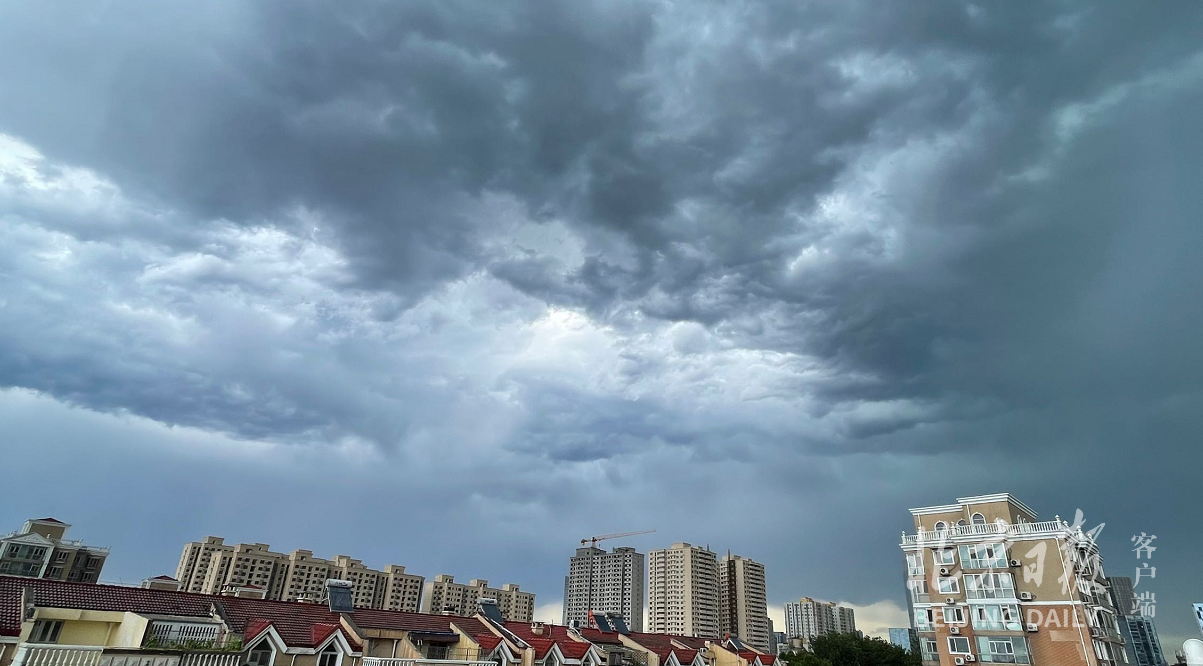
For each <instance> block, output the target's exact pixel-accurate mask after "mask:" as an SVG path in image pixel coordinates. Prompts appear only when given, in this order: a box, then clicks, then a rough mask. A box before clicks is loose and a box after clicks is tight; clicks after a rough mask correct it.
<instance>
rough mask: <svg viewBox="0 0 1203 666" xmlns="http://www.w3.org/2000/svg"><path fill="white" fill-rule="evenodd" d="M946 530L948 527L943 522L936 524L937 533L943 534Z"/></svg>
mask: <svg viewBox="0 0 1203 666" xmlns="http://www.w3.org/2000/svg"><path fill="white" fill-rule="evenodd" d="M946 529H948V525H946V524H945V523H944V521H943V520H941V521H938V522H937V523H936V531H937V532H943V531H944V530H946Z"/></svg>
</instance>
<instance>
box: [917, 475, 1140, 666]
mask: <svg viewBox="0 0 1203 666" xmlns="http://www.w3.org/2000/svg"><path fill="white" fill-rule="evenodd" d="M911 515H912V516H913V518H914V525H915V530H916V531H915V533H914V534H906V533H904V534H903V536H902V543H901V544H900V545H901V548H902V550H903V553H904V556H905V560H906V573H907V580H908V582H907V587H908V590H909V593H910V598H911V606H912V611H913V613H914V622H915V625H914V626H915V630H916V631H917V632H918V635H919V648H920V656H921V658H922V660H923V663H924V664H931V665H935V664H941V665H943V666H947V665H949V664H954V663H955V664H960V663H969V662H972V661H978V662H983V663H992V662H1004V663H1013V664H1034V665H1037V666H1046V665H1052V666H1079V665H1080V666H1112V665H1114V664H1121V663H1123V662H1124V661H1125V660H1124V656H1123V639H1122V637H1121V635H1120V631H1119V622H1118V615H1117V613H1116V611H1115V608H1114V607H1113V606H1112V602H1111V595H1110V594H1109V590H1108V588H1107V583H1106V577H1105V575H1104V573H1103V569H1102V560H1101V557H1100V555H1099V552H1098V547H1097V546H1096V545H1095V543H1094V539H1093V537H1092V536H1091V535H1090V534H1089V533H1087V532H1084V531H1083V530H1082V529H1081V527H1079V526H1072V525H1069V524H1068V523H1066V522H1065V521H1062V520H1061V519H1060V517H1055V518H1054V520H1051V521H1044V522H1040V521H1038V520H1037V516H1036V513H1035V512H1034V511H1032V509H1030V508H1029V507H1028V506H1027V505H1025V504H1024V503H1022V502H1020V501H1019V500H1018V499H1016V498H1014V497H1012V496H1011V495H1009V494H1006V493H1003V494H997V495H982V496H976V497H962V498H958V499H957V503H956V504H948V505H941V506H930V507H922V508H917V509H911Z"/></svg>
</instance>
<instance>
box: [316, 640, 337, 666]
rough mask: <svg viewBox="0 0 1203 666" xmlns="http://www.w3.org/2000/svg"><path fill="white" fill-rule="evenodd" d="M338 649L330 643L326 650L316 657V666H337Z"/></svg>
mask: <svg viewBox="0 0 1203 666" xmlns="http://www.w3.org/2000/svg"><path fill="white" fill-rule="evenodd" d="M340 656H341V655H339V653H338V647H337V646H335V645H334V643H331V644H330V645H327V646H326V649H324V650H322V651H321V654H319V655H318V657H317V666H338V661H339V657H340Z"/></svg>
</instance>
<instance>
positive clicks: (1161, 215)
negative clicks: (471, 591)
mask: <svg viewBox="0 0 1203 666" xmlns="http://www.w3.org/2000/svg"><path fill="white" fill-rule="evenodd" d="M1201 38H1203V15H1201V14H1199V13H1198V12H1195V11H1191V9H1190V8H1188V7H1187V6H1186V5H1164V6H1157V7H1153V8H1150V7H1147V6H1137V5H1104V6H1092V5H1089V4H1086V3H1052V4H1045V5H1041V6H1039V7H1035V6H1012V5H1001V4H994V5H973V4H955V3H937V4H930V5H925V6H923V7H917V6H912V5H897V6H884V5H880V4H878V3H864V4H860V3H838V4H830V5H821V4H813V3H810V4H802V3H796V2H783V3H738V2H735V3H731V2H726V3H670V2H659V3H654V2H594V3H590V2H579V1H574V2H529V3H509V4H504V5H500V4H498V5H487V6H486V5H483V4H480V3H455V2H447V1H446V0H443V1H439V2H412V3H395V2H393V3H390V2H344V3H319V2H259V3H242V2H214V3H207V4H206V5H205V6H204V8H203V9H198V8H197V7H194V6H184V5H165V4H164V3H157V2H142V3H133V4H130V3H126V4H121V5H115V4H96V3H71V2H56V3H44V2H25V1H22V2H14V3H9V4H7V5H6V6H5V7H4V8H2V9H0V98H2V99H3V100H4V101H3V103H0V288H2V291H0V386H3V387H5V388H6V390H5V392H3V393H0V414H3V415H4V421H5V423H7V424H8V425H9V426H11V427H10V428H6V429H5V430H7V431H8V433H9V434H6V435H5V436H4V439H3V443H4V447H5V451H4V453H5V459H6V460H11V461H28V460H33V459H34V458H36V457H37V456H44V457H46V458H49V459H53V460H56V461H58V462H59V463H60V465H61V469H62V470H63V471H62V474H63V476H64V483H63V484H61V485H62V486H63V488H62V490H61V492H60V494H58V495H57V496H56V497H55V498H54V499H53V500H52V501H51V506H49V507H47V506H46V505H45V503H46V501H47V500H46V499H44V497H43V495H44V493H42V492H39V491H38V490H37V489H38V488H40V487H42V486H41V485H39V484H41V481H40V480H39V479H35V478H32V477H31V478H27V479H23V480H19V481H18V482H17V483H18V487H17V488H16V489H15V491H14V492H10V493H9V496H10V497H14V498H15V497H20V498H22V499H20V500H19V501H13V502H11V503H6V504H8V507H9V508H10V510H11V512H12V513H11V515H8V512H5V513H6V515H5V516H4V517H5V518H6V519H7V520H8V522H10V523H11V522H16V521H18V520H19V519H20V518H21V517H23V514H24V513H31V514H42V513H46V512H48V511H54V512H59V513H61V514H63V515H61V516H60V517H62V518H64V519H67V520H69V521H72V522H75V523H76V524H77V525H78V526H79V528H80V529H81V530H83V529H86V530H87V531H85V532H84V533H82V534H81V536H85V537H91V538H94V539H97V540H109V541H112V542H113V545H114V546H115V547H116V556H115V557H114V564H113V566H114V567H115V570H116V575H122V576H126V577H137V576H142V575H147V574H153V573H159V572H160V571H161V570H163V569H165V568H169V567H170V565H171V562H172V560H173V557H172V552H171V551H173V550H174V549H176V548H178V545H179V542H181V541H182V540H184V539H187V538H195V537H197V536H200V535H201V533H209V532H216V533H223V534H226V535H228V536H230V537H231V538H240V539H247V540H269V541H272V542H273V543H274V544H276V545H278V546H280V547H282V548H283V547H289V548H291V547H300V546H305V547H314V548H317V549H319V550H320V549H326V550H333V549H334V548H336V547H337V548H340V549H341V550H354V551H355V552H354V554H355V555H357V556H362V557H364V558H365V559H366V560H368V561H369V562H371V563H375V564H384V563H385V562H391V561H398V562H401V563H405V564H407V565H409V566H411V567H413V568H416V569H419V570H421V571H423V572H424V573H427V574H429V575H432V574H434V573H438V572H440V571H444V570H447V571H451V572H454V573H459V574H460V575H466V576H474V575H487V576H490V577H492V578H494V579H502V578H504V579H506V580H509V579H514V580H517V581H518V582H521V583H523V584H524V585H526V586H528V587H532V588H534V589H536V590H537V591H539V592H540V593H541V595H542V598H543V599H545V600H547V601H553V600H554V598H555V597H556V596H557V595H558V594H559V591H560V589H561V587H560V584H559V583H557V582H556V576H554V575H553V576H549V575H547V572H548V571H559V569H560V568H561V567H562V564H563V562H562V560H563V558H564V557H565V556H566V555H567V554H568V552H569V551H570V549H571V547H572V543H573V540H574V539H576V538H579V537H580V536H585V535H586V533H588V532H608V531H615V530H620V529H624V528H628V527H629V528H639V527H644V526H647V525H653V526H656V527H658V528H660V533H658V534H657V535H656V536H655V537H654V538H653V537H647V538H645V539H646V540H645V541H642V542H641V543H643V544H644V545H645V546H650V547H654V546H655V545H659V544H662V543H667V542H669V541H672V540H679V539H687V540H692V541H698V542H704V543H705V542H709V543H710V544H711V545H712V546H714V547H717V548H731V549H732V550H735V551H739V552H743V553H744V554H746V555H748V556H751V557H755V558H759V559H761V560H764V561H765V562H766V563H768V565H769V567H770V587H771V596H772V600H773V601H774V602H781V601H784V600H786V599H788V598H790V597H795V596H798V595H801V594H810V595H812V596H820V597H830V598H841V599H845V600H849V601H852V602H855V603H858V604H870V603H874V602H878V601H882V600H892V601H900V600H901V589H900V587H901V586H900V585H899V582H898V575H897V574H898V572H899V569H898V556H897V555H898V553H897V551H896V547H895V545H894V539H895V538H896V536H897V532H898V531H899V530H900V529H902V528H904V527H905V526H906V525H907V520H906V518H907V515H906V513H905V509H906V508H907V507H908V506H912V505H917V504H922V503H931V502H944V501H947V500H949V499H951V498H953V497H955V496H957V495H963V494H972V493H976V492H993V491H998V490H1011V491H1013V492H1016V493H1019V494H1021V495H1022V496H1024V497H1025V498H1026V499H1027V500H1028V501H1029V503H1031V504H1033V505H1035V506H1037V508H1039V509H1041V510H1043V511H1045V512H1046V513H1048V514H1050V515H1051V514H1053V513H1058V512H1060V513H1062V514H1063V515H1069V514H1071V513H1072V511H1073V510H1074V509H1075V508H1082V509H1083V510H1084V511H1085V512H1086V515H1087V517H1088V520H1094V519H1097V520H1098V521H1106V522H1108V523H1109V525H1110V528H1109V529H1108V531H1106V532H1105V539H1106V540H1107V543H1105V546H1107V549H1106V550H1105V552H1106V553H1107V554H1108V558H1109V560H1108V563H1109V566H1111V567H1112V570H1113V571H1114V572H1116V573H1119V572H1122V571H1123V570H1125V569H1126V568H1128V565H1129V564H1131V562H1130V561H1129V559H1128V557H1127V551H1126V549H1127V548H1128V546H1127V534H1128V533H1134V532H1139V531H1146V532H1150V533H1159V534H1160V535H1161V538H1162V539H1163V541H1162V543H1163V544H1164V547H1163V548H1162V549H1161V550H1159V551H1158V556H1159V557H1160V556H1161V555H1162V554H1164V559H1163V560H1162V561H1161V565H1160V567H1161V568H1160V571H1161V576H1162V577H1163V578H1164V579H1165V580H1166V583H1165V584H1164V587H1158V588H1157V590H1156V591H1157V592H1159V593H1160V594H1163V598H1164V603H1165V608H1166V610H1164V611H1162V613H1161V614H1159V616H1158V618H1159V623H1161V624H1162V627H1163V628H1162V631H1163V633H1166V634H1169V636H1170V637H1172V638H1173V639H1176V640H1180V639H1181V637H1184V636H1185V635H1186V634H1188V633H1189V631H1190V618H1189V615H1187V614H1186V612H1187V610H1186V604H1187V603H1188V602H1189V601H1191V600H1197V599H1195V597H1198V598H1203V589H1197V588H1193V589H1192V588H1191V587H1190V585H1191V584H1193V583H1191V581H1194V580H1195V577H1194V576H1192V573H1193V569H1192V568H1190V567H1191V566H1192V565H1193V563H1192V562H1191V561H1190V559H1189V557H1188V555H1187V553H1191V552H1197V551H1198V549H1199V548H1200V547H1203V543H1200V542H1199V541H1198V537H1196V536H1195V535H1194V530H1192V529H1190V527H1192V526H1193V523H1192V521H1191V516H1192V512H1191V511H1190V507H1189V506H1188V505H1187V504H1185V503H1184V502H1182V500H1177V501H1175V499H1174V498H1175V496H1176V494H1177V491H1180V490H1181V489H1184V488H1190V487H1191V486H1192V484H1193V483H1194V480H1193V474H1194V470H1195V469H1197V468H1198V466H1199V465H1200V464H1201V463H1203V456H1200V454H1199V453H1198V452H1197V447H1194V446H1192V444H1193V443H1194V442H1197V441H1199V438H1200V436H1203V423H1201V422H1200V421H1199V419H1198V416H1197V415H1198V414H1199V413H1200V411H1199V408H1200V406H1201V405H1200V403H1201V402H1203V381H1201V380H1200V377H1201V376H1203V373H1201V372H1200V371H1201V370H1203V351H1201V349H1203V347H1201V346H1200V345H1199V344H1198V343H1197V342H1196V338H1197V337H1198V333H1197V332H1198V331H1199V330H1200V329H1201V328H1203V326H1201V325H1203V300H1201V299H1200V298H1199V297H1198V294H1199V293H1200V292H1201V291H1203V269H1201V268H1200V267H1199V262H1198V261H1197V260H1196V255H1197V254H1198V249H1199V248H1200V247H1201V246H1203V225H1200V224H1199V220H1200V219H1203V215H1201V213H1203V195H1201V194H1200V191H1199V188H1198V187H1197V180H1198V178H1197V176H1196V174H1198V173H1200V172H1203V132H1201V131H1200V129H1199V124H1198V122H1197V121H1196V118H1195V117H1196V115H1197V114H1196V113H1195V112H1194V110H1195V109H1198V108H1200V105H1201V103H1203V51H1201V50H1200V47H1199V44H1201V43H1203V40H1201ZM106 496H112V497H114V498H116V499H117V500H118V501H120V502H123V503H125V504H127V505H128V504H131V503H132V504H137V505H141V506H144V507H145V508H144V511H145V512H146V514H147V516H146V517H147V519H148V520H153V521H154V522H155V523H156V524H165V523H171V525H172V527H170V528H165V533H164V534H163V535H162V537H161V538H156V539H155V542H156V543H155V544H154V545H153V547H152V550H151V551H147V550H145V549H143V548H140V546H141V545H142V544H143V543H144V541H143V540H142V539H141V538H139V537H135V536H133V535H135V534H137V532H135V531H133V529H132V527H131V526H130V525H129V524H128V523H129V521H128V517H126V516H118V515H114V513H113V512H112V511H111V510H108V509H107V508H106V507H105V506H104V505H101V504H97V503H96V502H95V498H97V497H106ZM1121 498H1122V499H1121ZM168 499H170V500H171V501H165V500H168ZM252 505H253V506H255V507H256V510H255V511H248V507H249V506H252ZM348 516H362V519H361V520H362V521H368V520H371V521H377V523H379V522H380V521H383V522H384V524H387V525H389V526H390V530H392V531H394V532H395V534H393V533H390V534H388V535H386V536H384V537H381V538H379V539H376V538H375V537H374V538H373V539H363V538H361V535H362V534H364V533H365V532H364V530H365V528H364V526H363V525H362V524H360V522H361V521H360V520H350V521H348V518H347V517H348ZM448 524H457V525H462V526H464V527H466V528H467V529H466V530H464V533H463V534H460V533H459V531H458V530H455V531H453V532H455V534H449V530H447V529H446V526H447V525H448ZM373 531H374V530H373ZM109 534H111V535H114V536H112V537H107V536H105V535H109ZM344 543H345V544H347V545H346V546H345V547H344V546H342V544H344ZM482 544H488V545H489V546H490V547H489V548H484V549H482V548H481V546H482ZM850 567H860V568H861V569H862V570H864V571H867V572H869V573H867V574H864V575H856V576H846V575H841V574H842V573H845V572H846V571H847V570H848V569H849V568H850ZM1117 569H1118V571H1116V570H1117ZM1159 580H1160V579H1159ZM1162 618H1164V619H1162Z"/></svg>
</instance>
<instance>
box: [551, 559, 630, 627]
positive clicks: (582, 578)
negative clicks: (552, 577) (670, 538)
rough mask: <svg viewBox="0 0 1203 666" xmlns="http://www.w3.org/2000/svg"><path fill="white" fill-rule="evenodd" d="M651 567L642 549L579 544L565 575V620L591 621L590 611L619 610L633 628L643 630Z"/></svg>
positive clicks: (583, 623)
mask: <svg viewBox="0 0 1203 666" xmlns="http://www.w3.org/2000/svg"><path fill="white" fill-rule="evenodd" d="M646 588H647V571H646V568H645V563H644V557H643V554H642V553H638V552H635V549H634V548H630V547H621V548H615V549H613V550H611V551H610V552H609V553H607V552H606V551H604V550H602V549H601V548H597V547H595V546H589V547H586V548H577V549H576V554H575V555H573V556H572V559H571V560H569V563H568V575H567V576H565V577H564V624H565V625H571V624H572V623H573V622H579V623H580V624H581V625H586V624H588V620H589V611H591V610H592V611H596V612H602V613H617V614H618V615H621V616H622V619H623V620H624V621H625V622H626V624H627V626H628V627H630V629H631V631H643V606H644V596H645V595H644V592H645V590H646Z"/></svg>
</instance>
